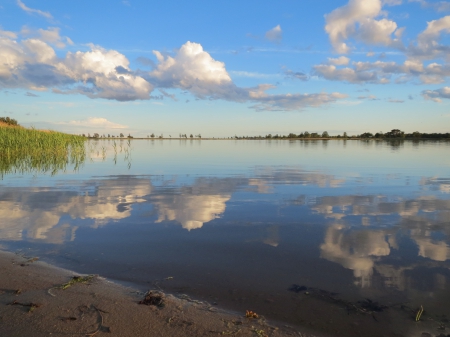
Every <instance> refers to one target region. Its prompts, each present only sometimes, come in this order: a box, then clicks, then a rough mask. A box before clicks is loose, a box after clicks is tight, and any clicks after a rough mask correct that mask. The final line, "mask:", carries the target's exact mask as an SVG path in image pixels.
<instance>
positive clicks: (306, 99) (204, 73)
mask: <svg viewBox="0 0 450 337" xmlns="http://www.w3.org/2000/svg"><path fill="white" fill-rule="evenodd" d="M154 54H155V55H156V57H157V59H158V62H159V63H158V64H157V65H156V68H155V69H154V70H153V71H151V72H149V73H148V77H146V78H147V79H148V81H149V82H151V83H152V84H153V85H154V86H155V87H158V88H159V87H163V88H179V89H185V90H188V91H190V92H191V93H192V94H194V95H195V96H197V97H199V98H202V99H203V98H210V99H224V100H228V101H233V102H254V103H256V104H255V105H253V106H252V108H254V109H256V110H273V111H275V110H301V109H304V108H307V107H311V106H312V107H316V106H320V105H324V104H328V103H333V102H336V101H337V100H339V99H342V98H343V97H346V95H342V94H339V93H332V94H327V93H320V94H277V95H270V94H267V93H266V91H267V90H269V89H273V88H275V87H274V86H273V85H269V84H261V85H259V86H257V87H254V88H242V87H238V86H236V85H235V84H234V83H233V81H232V80H231V77H230V75H229V74H228V72H227V70H226V68H225V64H224V63H223V62H219V61H216V60H214V59H213V58H212V57H211V55H210V54H209V53H207V52H206V51H204V50H203V47H202V46H201V45H200V44H198V43H193V42H187V43H185V44H184V45H183V46H182V47H181V48H180V49H179V50H178V51H177V52H176V54H175V55H174V56H173V57H172V56H163V55H162V53H160V52H159V51H154Z"/></svg>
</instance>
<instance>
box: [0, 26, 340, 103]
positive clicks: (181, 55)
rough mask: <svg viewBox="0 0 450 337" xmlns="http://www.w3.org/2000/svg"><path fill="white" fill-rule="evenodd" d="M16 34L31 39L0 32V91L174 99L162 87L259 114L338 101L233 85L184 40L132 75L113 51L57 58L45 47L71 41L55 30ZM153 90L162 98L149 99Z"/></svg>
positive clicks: (93, 47)
mask: <svg viewBox="0 0 450 337" xmlns="http://www.w3.org/2000/svg"><path fill="white" fill-rule="evenodd" d="M0 32H3V31H1V30H0ZM21 35H24V36H32V38H27V39H22V40H20V39H18V38H16V37H15V36H14V35H13V34H6V33H5V34H0V36H1V37H0V59H1V60H2V61H3V62H2V63H0V88H24V89H28V90H41V91H43V90H49V89H50V90H52V92H53V93H56V94H66V95H69V94H81V95H85V96H87V97H90V98H105V99H111V100H117V101H131V100H147V99H159V100H160V99H163V98H164V97H170V98H172V99H174V100H176V97H175V96H174V95H173V94H169V93H167V92H166V91H164V89H182V90H187V91H189V92H190V93H191V94H193V95H194V96H196V97H197V98H199V99H222V100H227V101H232V102H241V103H246V102H250V103H256V105H254V107H255V108H256V109H258V110H261V109H262V108H264V109H267V110H300V109H303V108H306V107H309V106H319V105H322V104H328V103H332V102H335V101H337V100H339V99H340V98H341V96H339V95H340V94H339V95H338V94H336V93H333V94H325V93H320V94H297V93H294V94H286V95H284V94H277V95H269V94H267V93H266V90H269V89H271V88H272V87H273V86H270V85H259V86H257V87H253V88H243V87H238V86H236V84H235V83H234V82H233V81H232V79H231V77H230V75H229V73H228V72H227V70H226V68H225V64H224V63H223V62H220V61H217V60H215V59H213V58H212V57H211V55H210V54H209V53H208V52H206V51H204V50H203V47H202V46H201V45H200V44H198V43H193V42H189V41H188V42H186V43H185V44H184V45H182V46H181V48H180V49H179V50H178V51H176V52H175V53H174V54H173V55H163V54H162V53H161V52H159V51H154V54H155V56H156V58H157V62H156V63H155V66H154V69H153V70H151V71H149V72H145V71H133V70H132V69H131V68H130V67H129V64H130V62H129V60H128V59H127V58H126V57H125V55H123V54H121V53H119V52H118V51H116V50H106V49H104V48H102V47H100V46H97V45H93V44H89V47H90V50H89V51H86V52H82V51H76V52H67V53H66V55H65V56H64V57H58V56H57V55H56V53H55V50H54V49H53V47H52V46H51V45H50V43H51V44H53V45H55V46H56V47H58V46H59V47H63V46H64V45H65V43H64V41H70V40H69V39H67V38H63V37H61V36H60V34H59V29H58V28H49V29H48V30H38V31H31V30H29V29H23V30H22V32H21ZM248 74H249V73H246V74H245V75H248ZM241 75H242V74H241ZM154 89H158V90H159V91H160V92H161V93H162V95H159V96H152V95H150V94H151V93H152V91H153V90H154Z"/></svg>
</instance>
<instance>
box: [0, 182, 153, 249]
mask: <svg viewBox="0 0 450 337" xmlns="http://www.w3.org/2000/svg"><path fill="white" fill-rule="evenodd" d="M79 189H80V191H79V192H75V191H64V190H63V191H61V190H49V189H46V188H34V189H31V190H30V189H29V188H17V187H16V188H7V189H3V190H2V191H1V192H0V201H1V204H2V207H1V208H0V218H1V219H2V221H1V224H0V238H4V239H8V240H25V239H36V240H43V241H45V242H49V243H63V242H64V241H72V240H74V239H75V231H76V229H77V228H78V226H77V225H73V220H74V219H78V220H85V219H89V220H91V221H90V222H89V225H90V227H94V228H96V227H98V226H101V225H105V224H107V223H109V222H110V221H117V220H120V219H126V218H128V217H130V216H131V209H132V205H133V204H135V203H139V202H143V201H145V200H144V199H142V197H144V196H146V195H148V194H150V193H151V190H152V186H151V184H150V182H149V180H148V179H140V178H134V177H127V176H124V177H120V178H118V179H104V180H98V181H92V182H88V183H86V184H84V185H82V186H80V187H79ZM75 223H77V222H75Z"/></svg>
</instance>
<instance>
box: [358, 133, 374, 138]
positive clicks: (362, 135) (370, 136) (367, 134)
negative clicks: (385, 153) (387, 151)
mask: <svg viewBox="0 0 450 337" xmlns="http://www.w3.org/2000/svg"><path fill="white" fill-rule="evenodd" d="M359 137H360V138H373V134H371V133H370V132H364V133H363V134H361V135H360V136H359Z"/></svg>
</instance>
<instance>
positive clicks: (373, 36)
mask: <svg viewBox="0 0 450 337" xmlns="http://www.w3.org/2000/svg"><path fill="white" fill-rule="evenodd" d="M389 3H390V4H392V3H393V2H392V1H389ZM382 5H383V3H382V2H381V0H350V1H349V2H348V4H346V5H345V6H342V7H339V8H337V9H335V10H334V11H332V12H331V13H330V14H327V15H326V16H325V19H326V26H325V31H326V32H327V33H328V35H329V38H330V41H331V44H332V45H333V48H334V49H335V50H336V51H337V52H338V53H342V54H346V53H348V52H350V50H351V48H350V47H349V46H348V45H347V43H346V41H347V40H348V39H355V40H357V41H362V42H364V43H367V44H370V45H383V46H392V45H398V44H399V41H398V39H397V38H393V37H392V34H394V32H395V31H396V30H397V24H396V23H395V22H394V21H391V20H388V19H386V18H382V19H377V18H378V17H379V16H381V15H382V14H383V13H382Z"/></svg>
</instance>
